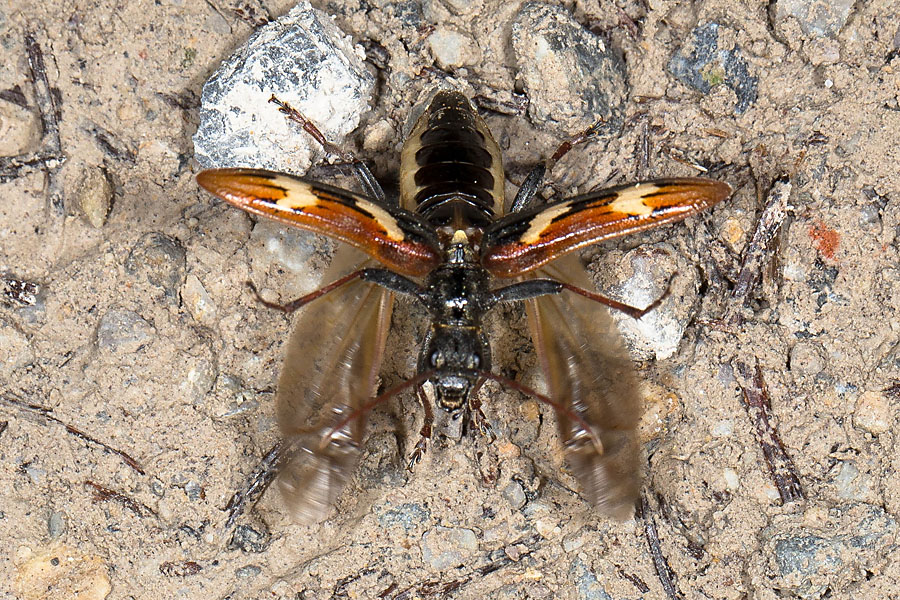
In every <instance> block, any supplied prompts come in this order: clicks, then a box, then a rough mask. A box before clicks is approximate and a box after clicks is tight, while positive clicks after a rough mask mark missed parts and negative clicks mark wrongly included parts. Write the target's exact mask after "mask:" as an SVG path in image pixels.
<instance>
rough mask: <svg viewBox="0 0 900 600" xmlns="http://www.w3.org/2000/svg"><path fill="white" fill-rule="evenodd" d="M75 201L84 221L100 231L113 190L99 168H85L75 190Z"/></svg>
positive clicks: (109, 205) (104, 221)
mask: <svg viewBox="0 0 900 600" xmlns="http://www.w3.org/2000/svg"><path fill="white" fill-rule="evenodd" d="M75 200H76V202H77V204H78V207H79V208H80V209H81V214H82V216H83V217H84V220H85V221H87V222H88V224H89V225H90V226H91V227H94V228H95V229H100V228H101V227H103V225H104V224H106V217H107V215H109V209H110V207H111V206H112V200H113V188H112V185H111V184H110V183H109V179H108V178H107V176H106V173H105V172H104V171H103V169H101V168H100V167H86V168H85V170H84V173H83V174H82V176H81V180H80V181H79V182H78V185H77V187H76V189H75Z"/></svg>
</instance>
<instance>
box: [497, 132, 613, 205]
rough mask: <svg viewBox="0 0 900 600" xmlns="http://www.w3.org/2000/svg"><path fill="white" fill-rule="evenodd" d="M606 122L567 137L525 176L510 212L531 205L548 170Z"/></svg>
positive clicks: (594, 133)
mask: <svg viewBox="0 0 900 600" xmlns="http://www.w3.org/2000/svg"><path fill="white" fill-rule="evenodd" d="M604 123H605V121H604V120H603V119H600V120H599V121H597V122H596V123H594V124H593V125H591V126H590V127H588V128H587V129H585V130H584V131H582V132H580V133H577V134H575V135H573V136H572V137H570V138H567V139H565V140H564V141H563V143H561V144H560V145H559V147H558V148H557V149H556V152H554V153H553V155H552V156H550V158H548V159H547V160H545V161H544V162H542V163H540V164H539V165H537V166H536V167H534V168H533V169H532V170H531V171H530V172H529V173H528V175H526V176H525V180H524V181H523V182H522V185H521V186H519V191H518V192H517V193H516V197H515V199H513V203H512V204H511V205H510V207H509V212H511V213H514V212H519V211H520V210H525V209H526V208H529V207H531V206H532V201H533V200H534V197H535V196H536V195H537V191H538V190H539V189H540V187H541V185H542V184H543V183H544V176H545V175H547V171H549V170H550V169H552V168H553V166H554V165H555V164H556V163H557V162H559V159H561V158H562V157H563V156H565V155H566V154H568V152H569V150H571V149H572V148H574V147H575V146H577V145H578V144H580V143H582V142H584V141H587V140H589V139H591V138H592V137H594V136H595V135H597V134H598V133H599V132H600V128H601V127H602V126H603V124H604Z"/></svg>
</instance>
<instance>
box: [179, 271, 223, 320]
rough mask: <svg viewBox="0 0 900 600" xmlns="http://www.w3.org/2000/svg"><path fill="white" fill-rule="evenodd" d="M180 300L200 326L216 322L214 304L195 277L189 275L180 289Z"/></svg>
mask: <svg viewBox="0 0 900 600" xmlns="http://www.w3.org/2000/svg"><path fill="white" fill-rule="evenodd" d="M181 299H182V300H183V301H184V304H185V306H186V307H187V309H188V311H189V312H190V313H191V316H192V317H194V319H195V320H196V321H197V322H198V323H200V324H202V325H207V326H210V325H213V324H214V323H215V321H216V303H215V302H213V299H212V298H211V297H210V295H209V293H208V292H207V291H206V288H205V287H203V284H202V283H201V282H200V279H198V278H197V276H196V275H194V274H193V273H191V274H190V275H188V276H187V278H186V279H185V280H184V285H183V286H182V287H181Z"/></svg>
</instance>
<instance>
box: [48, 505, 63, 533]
mask: <svg viewBox="0 0 900 600" xmlns="http://www.w3.org/2000/svg"><path fill="white" fill-rule="evenodd" d="M66 525H67V524H66V513H64V512H62V511H59V510H54V511H53V512H52V513H50V518H49V519H47V533H49V534H50V539H51V540H55V539H57V538H59V537H61V536H62V534H64V533H65V532H66Z"/></svg>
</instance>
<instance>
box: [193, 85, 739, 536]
mask: <svg viewBox="0 0 900 600" xmlns="http://www.w3.org/2000/svg"><path fill="white" fill-rule="evenodd" d="M273 101H274V102H276V103H277V104H279V106H280V110H281V111H282V112H284V113H285V114H287V115H288V117H289V118H290V119H292V120H294V121H297V122H298V123H300V124H301V125H302V126H303V128H304V129H305V130H306V131H307V132H309V133H310V134H312V135H313V136H314V137H315V138H316V139H317V140H318V141H319V142H320V143H322V144H323V145H324V146H325V148H326V150H329V151H332V152H336V153H339V154H340V155H341V156H342V157H344V158H346V159H348V162H352V163H353V165H354V167H355V169H356V172H357V174H358V175H359V179H360V180H361V181H362V183H363V185H364V187H365V188H366V192H367V193H366V194H358V193H354V192H350V191H347V190H343V189H340V188H337V187H333V186H330V185H326V184H323V183H318V182H315V181H310V180H308V179H304V178H302V177H295V176H293V175H287V174H283V173H275V172H271V171H263V170H258V169H242V168H237V169H212V170H207V171H203V172H202V173H200V174H199V175H198V176H197V181H198V183H199V184H200V185H201V186H202V187H204V188H205V189H206V190H208V191H209V192H211V193H213V194H215V195H216V196H218V197H220V198H222V199H224V200H225V201H227V202H229V203H230V204H233V205H234V206H237V207H238V208H241V209H243V210H246V211H248V212H250V213H254V214H257V215H261V216H263V217H267V218H270V219H274V220H276V221H279V222H281V223H284V224H286V225H290V226H293V227H299V228H301V229H307V230H310V231H314V232H316V233H320V234H323V235H326V236H329V237H331V238H333V239H336V240H339V241H341V242H345V243H346V244H348V245H349V246H352V247H353V248H355V249H357V250H360V251H362V252H363V253H364V254H365V255H368V256H367V257H362V261H363V262H362V264H359V263H357V264H352V262H353V261H352V260H351V259H347V258H337V259H336V260H335V263H336V264H334V265H332V269H331V273H333V274H334V273H337V274H336V275H333V281H332V282H331V283H329V284H327V285H325V287H323V288H321V289H319V290H317V291H315V292H313V293H311V294H308V295H306V296H303V297H302V298H298V299H296V300H294V301H292V302H289V303H287V304H284V305H279V304H274V303H270V302H265V301H263V303H264V304H266V305H268V306H271V307H275V308H280V309H282V310H284V311H286V312H292V311H294V310H296V309H298V308H300V307H302V306H304V305H306V304H307V303H310V302H312V301H313V300H316V302H314V303H312V304H311V305H310V306H309V307H307V308H305V309H304V311H303V314H302V315H301V317H300V319H299V321H298V323H297V325H296V327H295V329H294V332H293V334H292V335H291V339H290V341H289V344H288V348H287V353H286V357H285V363H284V367H283V370H282V373H281V377H280V379H279V383H278V392H277V395H276V410H277V413H278V421H279V424H280V427H281V429H282V432H283V433H284V434H285V436H286V437H287V438H288V439H289V440H290V441H291V442H292V447H293V448H294V454H293V455H292V457H291V458H290V459H289V460H288V461H287V463H286V465H285V466H284V468H283V470H282V472H281V474H280V475H279V485H280V487H281V489H282V491H283V492H284V495H285V498H286V500H287V505H288V508H289V510H290V511H291V512H292V513H293V516H294V517H295V518H297V519H298V520H301V521H306V522H310V521H316V520H321V519H322V518H324V517H325V516H326V515H327V512H328V510H329V508H330V506H331V504H332V503H333V502H334V501H335V499H336V498H337V495H338V493H339V492H340V490H341V489H342V488H343V486H344V484H345V483H346V481H347V480H348V478H349V476H350V475H351V474H352V472H353V469H354V467H355V465H356V462H357V460H358V458H359V455H360V452H361V446H362V442H363V435H364V431H365V425H366V421H367V415H368V413H369V412H370V411H371V410H372V409H373V408H374V407H375V406H376V405H378V404H379V403H381V402H383V401H385V400H386V399H388V398H390V397H391V396H393V395H396V394H397V393H398V392H400V391H402V390H404V389H406V388H410V387H414V388H415V389H416V392H417V396H418V399H419V401H420V402H421V404H422V407H423V409H424V422H423V425H422V428H421V431H420V435H419V440H418V443H417V444H416V445H415V447H414V449H413V452H412V455H411V458H410V461H409V466H410V468H411V467H412V466H413V465H414V464H415V463H416V462H417V461H418V460H419V459H420V458H421V456H422V454H423V452H424V451H425V449H426V447H427V444H428V441H429V439H430V438H431V435H432V426H433V420H434V410H433V407H432V399H431V398H430V397H429V393H427V391H426V390H427V388H430V390H431V395H432V396H433V399H434V404H437V406H438V407H439V408H441V409H443V410H445V411H448V412H450V413H454V414H455V415H460V416H462V417H464V418H470V419H471V420H472V422H473V423H474V424H475V426H476V427H477V428H478V429H480V430H481V431H482V432H484V433H488V432H489V430H490V428H489V426H488V423H487V420H486V419H485V417H484V414H483V413H482V410H481V402H480V400H479V398H478V390H479V388H480V387H481V385H482V384H483V383H484V382H485V381H486V380H489V379H490V380H495V381H498V382H501V383H503V384H504V385H507V386H509V387H512V388H514V389H517V390H519V391H521V392H524V393H526V394H530V395H532V396H533V397H535V398H537V399H538V400H540V401H542V402H544V403H546V404H548V405H549V406H551V407H552V408H553V410H554V412H555V414H556V418H557V423H558V427H559V434H560V440H561V443H562V445H563V448H564V450H565V456H566V460H567V461H568V464H569V466H570V468H571V469H572V470H573V472H574V474H575V475H576V477H577V479H578V480H579V481H580V483H581V486H582V487H583V489H584V492H585V494H586V496H587V498H588V499H589V500H590V501H591V502H592V503H593V504H594V505H595V506H597V507H598V508H599V509H600V510H601V511H602V512H604V513H606V514H609V515H612V516H617V517H627V516H628V515H629V514H630V512H631V510H632V508H633V506H634V501H635V498H636V497H637V493H638V490H639V485H640V483H639V482H640V477H639V472H640V468H639V464H638V458H637V457H638V453H637V443H636V440H635V435H634V429H635V427H636V425H637V420H638V418H639V415H640V406H639V404H640V403H639V397H638V393H637V389H636V388H637V382H636V380H635V376H634V374H633V367H632V366H631V364H630V361H629V360H628V358H627V356H626V355H625V353H624V352H623V351H622V350H621V348H620V347H619V346H620V344H619V342H618V338H617V336H616V334H615V331H614V327H613V326H612V325H611V321H610V319H609V317H608V315H605V314H604V313H605V311H604V310H603V309H602V308H601V307H600V306H599V305H600V304H603V305H606V306H608V307H611V308H613V309H615V310H620V311H624V312H626V313H627V314H629V315H631V316H633V317H636V318H639V317H640V316H642V315H643V314H645V313H646V312H647V311H648V310H651V309H652V308H653V307H655V306H656V305H657V304H658V303H659V301H660V300H662V298H659V299H658V300H657V301H656V302H654V303H652V304H651V305H650V306H648V307H646V308H644V309H640V310H639V309H636V308H634V307H631V306H627V305H625V304H622V303H619V302H616V301H615V300H612V299H610V298H606V297H605V296H601V295H600V294H597V293H594V292H591V291H589V290H588V289H586V288H587V287H589V286H590V283H589V281H588V278H587V277H586V274H585V273H584V270H583V268H582V267H581V265H580V264H579V263H578V261H577V260H572V257H571V256H569V257H565V256H564V255H569V254H570V253H572V252H573V251H575V250H577V249H579V248H583V247H585V246H587V245H589V244H596V243H598V242H600V241H603V240H607V239H610V238H613V237H617V236H621V235H625V234H629V233H634V232H637V231H643V230H645V229H649V228H652V227H658V226H660V225H663V224H666V223H672V222H675V221H680V220H682V219H684V218H686V217H688V216H690V215H693V214H696V213H698V212H700V211H702V210H704V209H707V208H709V207H711V206H713V205H714V204H716V203H717V202H719V201H721V200H723V199H725V198H726V197H728V195H729V194H730V193H731V188H730V187H729V186H728V185H727V184H725V183H721V182H717V181H713V180H710V179H702V178H676V179H659V180H655V181H649V182H645V183H638V184H628V185H620V186H617V187H613V188H609V189H605V190H601V191H595V192H591V193H588V194H584V195H581V196H576V197H573V198H569V199H566V200H562V201H558V202H552V203H549V204H546V203H545V204H539V205H533V204H535V203H534V202H533V200H534V198H535V196H536V191H537V189H538V188H539V186H540V184H541V181H542V180H543V177H544V174H545V172H546V170H547V168H548V167H549V166H552V164H553V163H554V162H555V161H556V160H558V159H559V158H560V157H561V156H562V155H564V154H565V153H566V152H568V151H569V149H571V147H572V146H573V145H574V144H575V143H578V142H580V141H581V140H582V139H584V138H586V137H589V136H591V135H593V134H595V133H596V128H597V126H595V127H593V128H590V129H588V130H587V131H585V132H583V133H582V134H581V135H579V136H576V137H574V138H572V139H570V140H567V141H566V142H564V143H563V144H562V145H561V146H560V147H559V149H558V150H557V151H556V153H555V154H554V155H553V156H552V157H551V158H550V160H549V161H547V162H546V163H545V164H543V165H540V166H539V167H537V168H536V169H535V170H533V171H532V172H531V173H530V174H529V176H528V177H527V178H526V180H525V183H524V184H523V185H522V187H521V188H520V189H519V192H518V193H517V195H516V197H515V199H514V200H513V202H512V204H511V205H510V208H509V211H508V212H507V211H506V210H505V203H504V193H503V187H504V171H503V165H502V161H501V156H500V148H499V147H498V146H497V143H496V142H495V141H494V138H493V137H492V136H491V133H490V131H488V128H487V126H486V125H485V123H484V121H483V120H482V119H481V117H480V116H479V115H478V114H477V113H476V112H475V110H474V108H473V107H472V105H471V104H470V103H469V101H468V99H466V97H465V96H464V95H462V94H460V93H458V92H454V91H438V92H437V93H436V94H434V96H433V97H432V98H431V100H430V103H429V104H428V105H427V107H426V108H425V110H424V112H423V113H422V115H421V116H420V117H419V119H418V121H417V122H416V124H415V126H414V127H413V129H412V131H411V133H410V135H409V137H408V138H407V140H406V142H405V143H404V145H403V149H402V152H401V160H400V198H399V201H398V200H397V199H388V198H386V197H385V194H384V192H383V191H382V190H381V187H380V186H379V185H378V183H377V181H376V180H375V178H374V177H372V175H371V173H370V172H369V171H368V169H367V168H366V167H365V165H364V164H363V163H361V162H360V161H356V160H355V159H353V158H352V157H351V156H349V155H347V154H344V153H342V152H341V151H340V150H339V149H337V148H336V147H335V146H333V145H332V144H330V143H329V142H328V141H327V140H326V139H325V138H324V136H323V135H322V134H321V133H320V132H319V131H318V129H316V127H315V126H314V125H313V124H312V123H310V122H309V121H308V120H307V119H306V118H305V117H303V115H302V114H300V113H299V112H297V111H296V110H294V109H293V108H291V107H290V106H288V105H286V104H284V103H282V102H279V101H278V100H277V99H275V98H273ZM356 255H358V253H356ZM254 292H255V288H254ZM395 294H399V295H403V296H409V297H412V298H414V299H415V300H416V301H418V302H420V303H421V304H422V305H423V306H424V307H425V309H426V310H427V311H428V314H429V315H430V324H429V326H428V329H427V333H426V334H425V337H424V339H423V340H422V345H421V350H420V352H419V358H418V366H417V373H416V375H415V376H413V377H412V378H410V379H408V380H406V381H405V382H404V383H402V384H400V385H398V386H395V387H394V388H392V389H389V390H387V391H386V392H384V393H382V394H380V395H378V396H375V391H376V383H377V377H378V372H379V367H380V364H381V359H382V356H383V354H384V349H385V343H386V340H387V334H388V325H389V323H390V315H391V308H392V301H393V296H394V295H395ZM257 296H258V294H257ZM261 301H262V300H261ZM508 302H524V303H525V307H526V312H527V314H528V322H529V327H530V330H531V335H532V339H533V342H534V345H535V348H536V351H537V353H538V356H539V359H540V363H541V366H542V368H543V371H544V376H545V378H546V383H547V389H548V393H547V394H546V395H544V394H539V393H537V392H535V391H533V390H530V389H528V388H526V387H525V386H523V385H522V384H520V383H518V382H516V381H513V380H509V379H507V378H504V377H502V376H500V375H498V374H495V373H494V372H493V371H492V370H491V347H490V344H489V342H488V338H487V336H486V335H485V331H484V330H483V328H482V322H483V319H484V316H485V313H487V312H488V311H489V310H491V309H492V308H494V307H495V306H497V305H498V304H500V303H508Z"/></svg>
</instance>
